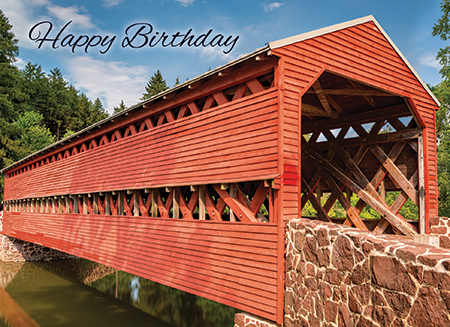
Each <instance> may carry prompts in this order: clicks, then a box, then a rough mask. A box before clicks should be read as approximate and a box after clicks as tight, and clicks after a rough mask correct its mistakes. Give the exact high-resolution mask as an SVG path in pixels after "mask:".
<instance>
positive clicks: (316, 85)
mask: <svg viewBox="0 0 450 327" xmlns="http://www.w3.org/2000/svg"><path fill="white" fill-rule="evenodd" d="M312 87H313V89H314V92H316V95H317V97H318V98H319V101H320V103H321V104H322V107H323V108H324V109H325V112H326V113H327V114H328V115H330V116H331V115H332V114H333V109H331V106H330V104H329V103H328V100H327V98H326V96H325V94H324V93H323V90H322V86H321V85H320V82H319V80H316V81H315V82H314V84H313V85H312Z"/></svg>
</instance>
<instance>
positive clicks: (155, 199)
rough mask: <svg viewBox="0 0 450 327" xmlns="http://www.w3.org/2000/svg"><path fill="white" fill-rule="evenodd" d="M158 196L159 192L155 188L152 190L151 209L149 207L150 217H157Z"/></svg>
mask: <svg viewBox="0 0 450 327" xmlns="http://www.w3.org/2000/svg"><path fill="white" fill-rule="evenodd" d="M158 194H159V190H158V189H157V188H154V189H152V207H151V212H150V214H151V216H152V217H158Z"/></svg>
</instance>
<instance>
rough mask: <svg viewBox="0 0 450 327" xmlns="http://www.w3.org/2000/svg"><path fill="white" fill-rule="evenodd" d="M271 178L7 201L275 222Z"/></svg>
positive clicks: (45, 208)
mask: <svg viewBox="0 0 450 327" xmlns="http://www.w3.org/2000/svg"><path fill="white" fill-rule="evenodd" d="M273 203H274V199H273V189H272V188H271V181H253V182H242V183H230V184H211V185H199V186H180V187H170V188H153V189H140V190H128V191H117V192H102V193H91V194H80V195H66V196H54V197H45V198H32V199H22V200H13V201H8V202H6V211H12V212H41V213H75V214H91V215H125V216H143V217H161V218H175V219H186V220H193V219H198V220H211V221H238V222H239V221H241V222H269V221H270V222H273V219H274V218H273V212H274V210H273Z"/></svg>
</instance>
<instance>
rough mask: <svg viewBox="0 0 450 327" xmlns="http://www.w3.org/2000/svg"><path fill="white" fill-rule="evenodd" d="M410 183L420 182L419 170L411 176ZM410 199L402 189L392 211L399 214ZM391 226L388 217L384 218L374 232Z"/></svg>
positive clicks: (377, 232) (380, 231)
mask: <svg viewBox="0 0 450 327" xmlns="http://www.w3.org/2000/svg"><path fill="white" fill-rule="evenodd" d="M409 181H410V183H411V184H412V185H414V187H416V186H417V184H418V182H419V181H418V173H417V170H416V171H415V172H414V174H413V175H412V176H411V178H410V179H409ZM408 199H409V197H408V195H407V194H406V193H405V192H404V191H401V192H400V194H399V195H398V196H397V198H396V199H395V201H394V203H393V204H392V206H391V210H392V212H394V213H395V214H398V212H399V211H400V209H401V208H402V207H403V205H404V204H405V202H406V201H407V200H408ZM388 227H389V222H388V221H386V219H384V218H382V219H381V221H380V222H379V223H378V224H377V226H375V229H374V230H373V232H374V233H375V234H383V232H384V231H385V230H386V228H388Z"/></svg>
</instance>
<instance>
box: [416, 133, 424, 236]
mask: <svg viewBox="0 0 450 327" xmlns="http://www.w3.org/2000/svg"><path fill="white" fill-rule="evenodd" d="M417 171H418V175H419V201H418V205H417V206H418V207H419V233H420V234H425V233H426V219H425V218H426V217H425V155H424V144H423V135H420V136H419V139H418V144H417Z"/></svg>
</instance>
